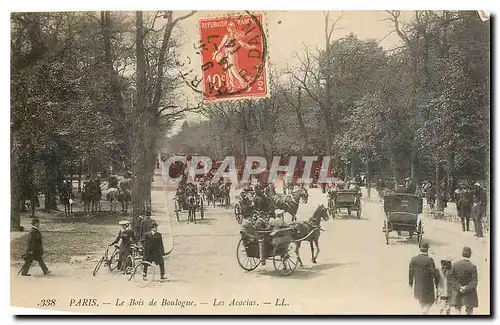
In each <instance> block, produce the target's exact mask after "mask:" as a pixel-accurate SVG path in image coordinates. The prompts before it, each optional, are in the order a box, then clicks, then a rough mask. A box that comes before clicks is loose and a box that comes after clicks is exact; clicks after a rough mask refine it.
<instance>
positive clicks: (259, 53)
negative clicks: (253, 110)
mask: <svg viewBox="0 0 500 325" xmlns="http://www.w3.org/2000/svg"><path fill="white" fill-rule="evenodd" d="M262 23H263V17H262V14H250V13H248V14H242V15H238V16H229V17H222V18H211V19H201V20H200V21H199V28H200V34H201V46H200V48H201V53H200V54H201V57H202V66H201V69H202V72H203V97H204V100H205V101H216V100H222V99H224V100H227V99H245V98H255V97H265V96H267V93H268V89H267V88H268V86H267V75H266V72H267V71H266V64H265V62H266V55H267V53H266V50H267V45H266V37H265V34H264V28H263V27H262V26H263V25H262Z"/></svg>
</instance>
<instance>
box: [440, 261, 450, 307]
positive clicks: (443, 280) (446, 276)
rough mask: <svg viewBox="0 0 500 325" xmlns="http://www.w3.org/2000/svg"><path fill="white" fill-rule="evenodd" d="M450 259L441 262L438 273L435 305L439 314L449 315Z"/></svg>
mask: <svg viewBox="0 0 500 325" xmlns="http://www.w3.org/2000/svg"><path fill="white" fill-rule="evenodd" d="M451 261H452V258H451V257H450V256H447V257H445V258H443V259H442V260H441V268H440V269H439V271H438V275H439V278H438V287H437V300H438V301H437V303H438V305H439V313H440V314H441V315H442V314H446V315H449V314H450V309H451V308H450V297H451V290H452V289H451V284H450V276H451V268H452V264H451Z"/></svg>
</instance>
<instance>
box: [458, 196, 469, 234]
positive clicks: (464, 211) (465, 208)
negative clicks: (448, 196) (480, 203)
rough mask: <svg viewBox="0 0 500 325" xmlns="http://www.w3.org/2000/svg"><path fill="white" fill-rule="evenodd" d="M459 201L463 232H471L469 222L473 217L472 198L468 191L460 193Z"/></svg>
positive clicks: (459, 214)
mask: <svg viewBox="0 0 500 325" xmlns="http://www.w3.org/2000/svg"><path fill="white" fill-rule="evenodd" d="M458 195H459V199H458V202H457V212H458V216H459V217H460V220H461V221H462V231H469V222H470V215H471V206H472V202H471V197H470V193H469V192H468V191H465V190H463V191H459V193H458Z"/></svg>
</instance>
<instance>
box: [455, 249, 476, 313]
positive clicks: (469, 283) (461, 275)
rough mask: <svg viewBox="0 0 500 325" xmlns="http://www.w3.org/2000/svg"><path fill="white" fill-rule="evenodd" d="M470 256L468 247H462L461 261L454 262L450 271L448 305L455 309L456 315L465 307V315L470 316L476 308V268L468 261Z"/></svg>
mask: <svg viewBox="0 0 500 325" xmlns="http://www.w3.org/2000/svg"><path fill="white" fill-rule="evenodd" d="M471 255H472V250H471V249H470V247H464V248H463V250H462V257H463V259H461V260H460V261H457V262H455V263H454V264H453V267H452V269H451V276H450V283H451V287H452V291H451V299H450V305H451V306H453V307H454V308H455V311H456V312H457V314H460V313H461V312H462V307H463V306H465V312H466V313H467V315H472V314H473V310H474V308H476V307H477V306H478V298H477V268H476V266H475V265H474V264H472V262H471V261H470V257H471Z"/></svg>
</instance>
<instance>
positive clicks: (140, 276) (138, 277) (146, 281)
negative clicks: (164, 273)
mask: <svg viewBox="0 0 500 325" xmlns="http://www.w3.org/2000/svg"><path fill="white" fill-rule="evenodd" d="M145 266H147V268H148V275H147V276H144V267H145ZM157 268H158V266H157V265H156V264H154V263H151V262H148V261H144V260H142V259H141V261H140V262H139V264H137V265H136V266H135V268H134V270H133V272H131V273H130V275H129V278H128V280H129V281H130V280H132V279H134V282H136V283H137V286H138V287H140V288H145V287H148V286H149V285H150V284H151V283H152V282H153V280H156V278H157V274H158V272H157Z"/></svg>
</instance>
